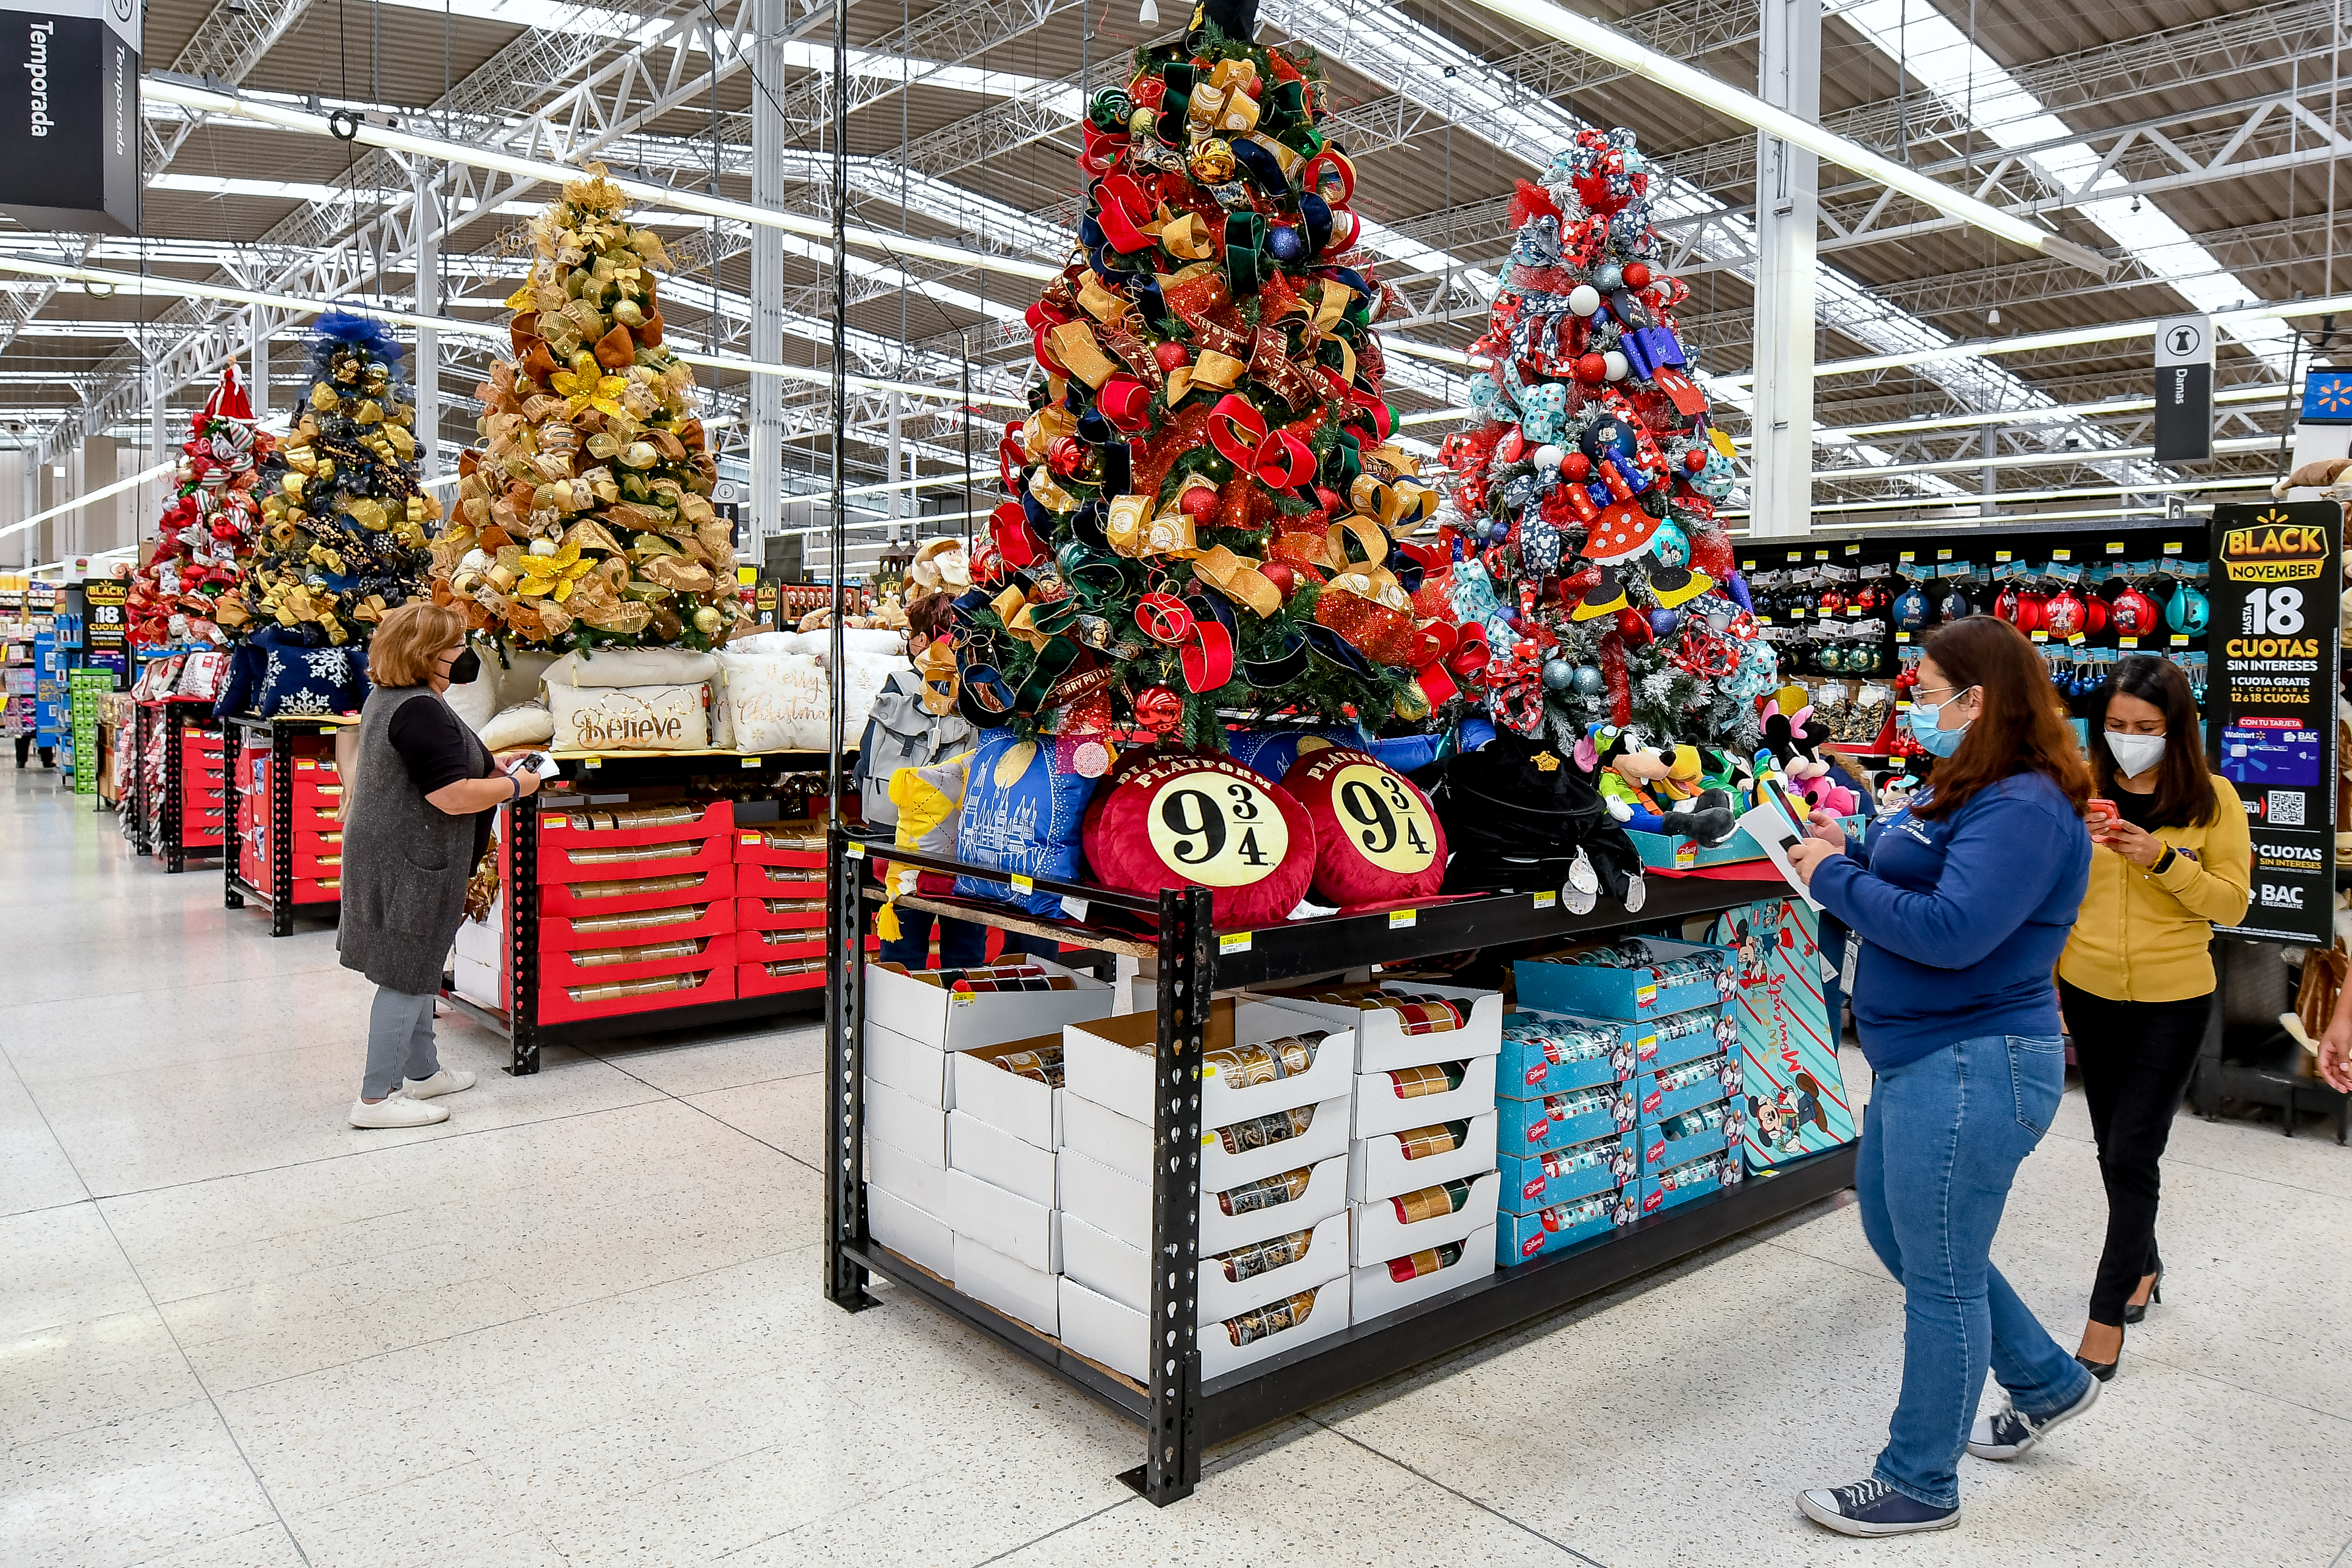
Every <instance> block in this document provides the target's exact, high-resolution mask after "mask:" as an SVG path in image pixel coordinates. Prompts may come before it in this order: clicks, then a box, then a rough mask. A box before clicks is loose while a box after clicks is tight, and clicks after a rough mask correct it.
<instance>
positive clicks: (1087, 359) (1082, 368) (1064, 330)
mask: <svg viewBox="0 0 2352 1568" xmlns="http://www.w3.org/2000/svg"><path fill="white" fill-rule="evenodd" d="M1045 343H1046V346H1047V347H1048V348H1049V349H1051V350H1053V353H1054V357H1055V359H1056V360H1058V361H1061V363H1062V368H1063V369H1064V370H1066V371H1067V372H1068V373H1069V374H1071V375H1074V376H1076V377H1077V378H1078V380H1080V381H1082V382H1086V383H1087V386H1089V387H1099V386H1101V385H1102V384H1103V382H1107V381H1108V380H1110V378H1111V376H1112V374H1113V373H1114V372H1115V371H1118V365H1117V364H1116V363H1115V362H1114V361H1112V360H1111V358H1110V356H1109V355H1108V354H1106V353H1104V352H1103V351H1102V350H1101V348H1100V347H1099V346H1098V345H1097V343H1096V342H1095V329H1093V328H1092V327H1091V326H1088V325H1087V323H1086V322H1084V321H1065V322H1063V323H1062V324H1061V325H1060V326H1058V327H1055V329H1052V330H1051V331H1049V332H1047V333H1046V334H1045Z"/></svg>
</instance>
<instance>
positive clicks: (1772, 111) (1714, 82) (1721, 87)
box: [1477, 0, 2113, 277]
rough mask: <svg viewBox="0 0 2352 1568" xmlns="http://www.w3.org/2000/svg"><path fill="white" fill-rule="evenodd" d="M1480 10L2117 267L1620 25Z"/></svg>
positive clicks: (1951, 206)
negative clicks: (1661, 50)
mask: <svg viewBox="0 0 2352 1568" xmlns="http://www.w3.org/2000/svg"><path fill="white" fill-rule="evenodd" d="M1477 4H1478V5H1482V6H1484V7H1485V8H1486V9H1487V10H1489V11H1492V12H1494V13H1495V14H1496V16H1503V17H1506V18H1507V19H1509V20H1511V21H1514V22H1517V23H1518V24H1520V25H1521V26H1527V27H1532V28H1534V29H1535V30H1536V31H1538V32H1540V33H1548V34H1549V35H1550V36H1551V37H1555V38H1558V39H1559V40H1560V41H1561V42H1563V43H1567V44H1571V45H1573V46H1575V47H1577V48H1580V49H1581V50H1583V51H1584V52H1585V53H1586V54H1588V55H1591V56H1593V57H1595V58H1598V59H1603V60H1607V61H1608V62H1609V63H1610V64H1612V65H1613V66H1616V67H1617V68H1619V69H1621V70H1624V71H1627V72H1630V73H1631V74H1633V75H1634V76H1637V77H1640V78H1642V79H1643V80H1644V81H1649V82H1654V83H1655V84H1656V85H1658V86H1659V87H1662V88H1664V89H1666V90H1667V91H1668V92H1671V93H1674V94H1676V95H1677V96H1679V97H1682V98H1686V99H1690V100H1691V101H1692V102H1693V103H1696V104H1699V105H1701V106H1703V107H1705V108H1707V109H1712V110H1716V111H1717V112H1718V113H1721V114H1726V115H1728V116H1730V117H1731V118H1732V119H1734V120H1740V121H1742V122H1744V123H1746V124H1748V125H1752V126H1754V127H1755V128H1756V129H1757V130H1759V131H1763V132H1764V133H1765V134H1766V135H1768V136H1777V137H1779V138H1780V140H1781V141H1787V142H1790V143H1793V144H1794V145H1796V146H1799V147H1802V148H1803V149H1805V150H1806V151H1807V152H1815V153H1818V154H1820V155H1821V156H1822V157H1823V158H1826V159H1827V160H1829V161H1830V162H1832V163H1835V164H1837V165H1838V166H1839V167H1840V168H1843V169H1850V170H1852V171H1853V172H1855V173H1857V174H1860V175H1862V176H1863V177H1864V178H1865V179H1869V180H1874V181H1876V182H1877V183H1880V184H1882V185H1885V186H1887V187H1889V188H1890V189H1893V190H1897V191H1901V192H1902V193H1904V194H1906V195H1908V196H1912V197H1916V199H1918V200H1919V201H1922V202H1925V203H1927V204H1928V205H1929V206H1931V207H1933V208H1935V209H1936V210H1937V212H1939V213H1943V214H1947V215H1948V216H1951V217H1955V218H1958V219H1959V220H1960V221H1961V222H1962V223H1965V224H1968V225H1970V226H1971V227H1974V228H1979V229H1982V230H1984V231H1985V232H1986V233H1987V234H1990V235H1997V236H1999V237H2000V238H2001V239H2005V240H2008V241H2009V242H2010V243H2011V244H2012V245H2021V246H2027V247H2028V248H2030V249H2032V250H2038V251H2042V252H2044V253H2046V254H2048V255H2050V256H2057V257H2060V258H2061V259H2063V260H2066V261H2071V262H2073V263H2074V265H2075V266H2077V267H2084V268H2085V269H2086V270H2088V271H2093V272H2096V273H2098V274H2099V275H2100V276H2101V277H2105V276H2106V274H2107V272H2108V271H2109V270H2110V269H2111V267H2112V265H2113V264H2112V263H2110V262H2108V261H2107V259H2106V258H2105V257H2104V256H2095V255H2094V254H2093V253H2092V252H2089V251H2086V250H2084V248H2083V247H2082V246H2077V245H2072V244H2069V243H2068V242H2066V241H2064V240H2062V239H2060V238H2059V237H2058V236H2057V235H2053V234H2051V233H2050V232H2049V231H2047V230H2046V229H2043V228H2042V227H2041V226H2040V225H2037V224H2032V223H2029V222H2027V221H2026V220H2025V219H2023V218H2021V217H2019V216H2017V215H2016V214H2013V213H2005V212H2002V211H2001V210H2000V208H1998V207H1995V206H1992V205H1991V204H1988V203H1985V202H1980V201H1978V200H1977V199H1976V198H1975V197H1974V196H1971V195H1969V194H1968V193H1966V192H1964V191H1960V190H1957V189H1955V188H1954V187H1952V186H1950V185H1947V184H1945V183H1943V182H1942V181H1940V180H1932V179H1929V178H1928V177H1927V175H1925V174H1922V173H1919V172H1916V171H1915V170H1911V169H1907V168H1906V167H1904V166H1903V165H1902V164H1900V163H1897V162H1895V161H1894V160H1893V159H1891V158H1882V157H1880V156H1879V155H1878V154H1877V153H1875V152H1871V151H1870V150H1869V149H1868V148H1865V147H1864V146H1862V145H1860V144H1859V143H1857V142H1853V141H1847V140H1846V139H1845V138H1844V137H1843V136H1840V135H1837V134H1836V133H1835V132H1832V131H1824V130H1822V128H1821V127H1820V126H1819V125H1816V124H1814V123H1813V122H1812V121H1811V120H1801V119H1799V118H1798V117H1797V116H1796V115H1793V114H1790V112H1789V111H1788V110H1784V109H1776V108H1774V107H1773V106H1772V105H1770V104H1769V103H1766V102H1765V101H1764V100H1763V99H1760V98H1758V97H1757V96H1756V95H1755V94H1753V93H1750V92H1744V91H1742V90H1741V89H1738V88H1736V87H1733V86H1732V85H1731V84H1729V83H1728V82H1725V81H1721V80H1718V79H1717V78H1714V77H1711V76H1709V75H1707V74H1706V72H1705V71H1702V70H1698V69H1696V68H1693V67H1691V66H1687V65H1685V64H1684V63H1683V62H1682V61H1680V60H1677V59H1674V58H1672V57H1668V56H1666V55H1663V54H1660V53H1659V52H1658V51H1657V50H1655V49H1653V48H1651V47H1649V46H1647V45H1646V44H1639V43H1636V42H1634V41H1633V39H1632V38H1629V37H1626V36H1625V35H1624V34H1622V33H1621V32H1619V31H1617V29H1616V28H1614V27H1612V26H1607V25H1605V24H1603V23H1601V22H1596V21H1593V20H1591V18H1589V17H1585V16H1578V15H1577V14H1576V13H1575V12H1573V11H1570V10H1566V9H1564V8H1562V7H1560V6H1559V5H1553V4H1551V3H1550V0H1477Z"/></svg>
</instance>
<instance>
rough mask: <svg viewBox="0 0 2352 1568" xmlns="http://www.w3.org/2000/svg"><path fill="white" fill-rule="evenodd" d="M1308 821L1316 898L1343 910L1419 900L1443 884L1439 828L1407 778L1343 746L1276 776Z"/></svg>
mask: <svg viewBox="0 0 2352 1568" xmlns="http://www.w3.org/2000/svg"><path fill="white" fill-rule="evenodd" d="M1282 787H1283V788H1284V789H1286V790H1288V791H1289V792H1290V793H1291V795H1292V796H1293V797H1294V798H1295V799H1296V800H1297V801H1298V804H1299V806H1300V808H1301V809H1302V810H1305V811H1306V813H1307V821H1311V822H1313V823H1314V824H1315V897H1316V900H1317V901H1318V903H1322V904H1338V905H1339V906H1340V907H1342V908H1346V907H1349V906H1350V905H1355V904H1389V903H1393V902H1395V901H1397V900H1400V899H1408V898H1426V897H1429V896H1431V895H1432V894H1435V893H1437V892H1438V890H1439V889H1441V888H1442V887H1444V884H1445V830H1444V828H1442V827H1440V826H1439V825H1438V821H1437V813H1436V811H1435V810H1433V809H1432V807H1431V806H1430V803H1429V797H1428V796H1426V795H1423V793H1422V792H1421V789H1420V788H1419V787H1418V786H1416V785H1415V784H1414V783H1413V782H1412V780H1411V779H1407V778H1405V777H1404V776H1403V775H1402V774H1401V773H1399V772H1397V771H1396V770H1395V769H1393V768H1389V767H1386V766H1384V765H1383V764H1381V763H1380V762H1378V761H1376V760H1374V759H1373V758H1371V757H1370V755H1368V754H1366V753H1364V752H1361V751H1357V750H1353V749H1350V748H1346V747H1334V748H1332V749H1330V750H1326V751H1316V752H1310V753H1308V754H1307V756H1306V757H1304V758H1301V759H1300V760H1299V761H1298V762H1297V764H1296V765H1295V766H1293V767H1292V768H1291V769H1290V771H1289V772H1287V773H1286V774H1284V775H1283V776H1282Z"/></svg>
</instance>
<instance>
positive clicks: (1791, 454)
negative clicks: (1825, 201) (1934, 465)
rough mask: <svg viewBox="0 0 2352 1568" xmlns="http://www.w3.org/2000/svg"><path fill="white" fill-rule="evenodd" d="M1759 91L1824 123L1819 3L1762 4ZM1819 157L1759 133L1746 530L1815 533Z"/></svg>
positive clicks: (1780, 0) (1784, 0)
mask: <svg viewBox="0 0 2352 1568" xmlns="http://www.w3.org/2000/svg"><path fill="white" fill-rule="evenodd" d="M1762 22H1763V28H1762V35H1761V37H1760V38H1759V41H1758V56H1759V68H1758V71H1757V95H1758V96H1759V97H1760V98H1761V99H1763V100H1764V101H1765V102H1766V103H1769V104H1771V105H1773V106H1774V107H1775V108H1779V109H1785V110H1788V111H1789V112H1790V113H1791V114H1794V115H1797V116H1799V117H1800V118H1801V119H1804V120H1811V121H1813V122H1815V123H1819V122H1820V120H1821V117H1822V5H1821V0H1764V11H1763V17H1762ZM1820 169H1821V160H1820V159H1819V158H1818V157H1816V156H1815V155H1814V154H1812V153H1811V152H1806V151H1805V150H1804V149H1803V148H1801V147H1797V146H1793V145H1791V144H1790V143H1789V142H1786V141H1780V139H1779V138H1777V137H1772V136H1766V135H1763V134H1762V133H1760V132H1759V134H1758V136H1757V138H1756V253H1757V261H1756V417H1755V432H1754V434H1755V442H1754V444H1753V445H1752V446H1751V447H1750V448H1749V454H1750V456H1749V461H1750V465H1751V466H1750V472H1749V474H1748V495H1749V497H1750V503H1749V516H1748V532H1749V534H1751V535H1756V536H1780V537H1785V536H1789V535H1796V534H1806V533H1811V531H1812V526H1813V520H1812V505H1813V482H1812V472H1813V334H1814V322H1813V304H1814V293H1815V279H1814V265H1815V263H1814V246H1815V243H1816V227H1817V225H1818V223H1819V217H1820V214H1819V207H1820V202H1819V194H1818V193H1819V191H1820V188H1821V177H1820Z"/></svg>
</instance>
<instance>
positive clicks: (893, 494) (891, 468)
mask: <svg viewBox="0 0 2352 1568" xmlns="http://www.w3.org/2000/svg"><path fill="white" fill-rule="evenodd" d="M899 406H900V405H899V397H898V393H897V392H892V393H891V394H890V434H889V460H888V462H887V465H886V467H885V470H884V471H885V473H887V475H888V476H889V482H890V483H891V484H893V485H896V484H897V483H898V466H899V465H898V454H899V453H900V451H901V450H902V448H901V446H900V445H899V440H898V415H899ZM882 496H883V499H884V500H885V502H887V507H886V509H887V513H888V515H889V516H890V517H891V518H892V519H893V520H894V521H893V526H892V527H890V528H887V529H885V530H884V532H885V534H886V535H887V537H888V538H892V539H896V538H898V528H897V527H896V523H895V519H897V518H898V517H904V516H905V515H906V514H907V512H908V510H910V509H911V508H909V507H908V506H907V505H906V496H905V492H903V491H900V490H885V491H883V492H882Z"/></svg>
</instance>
